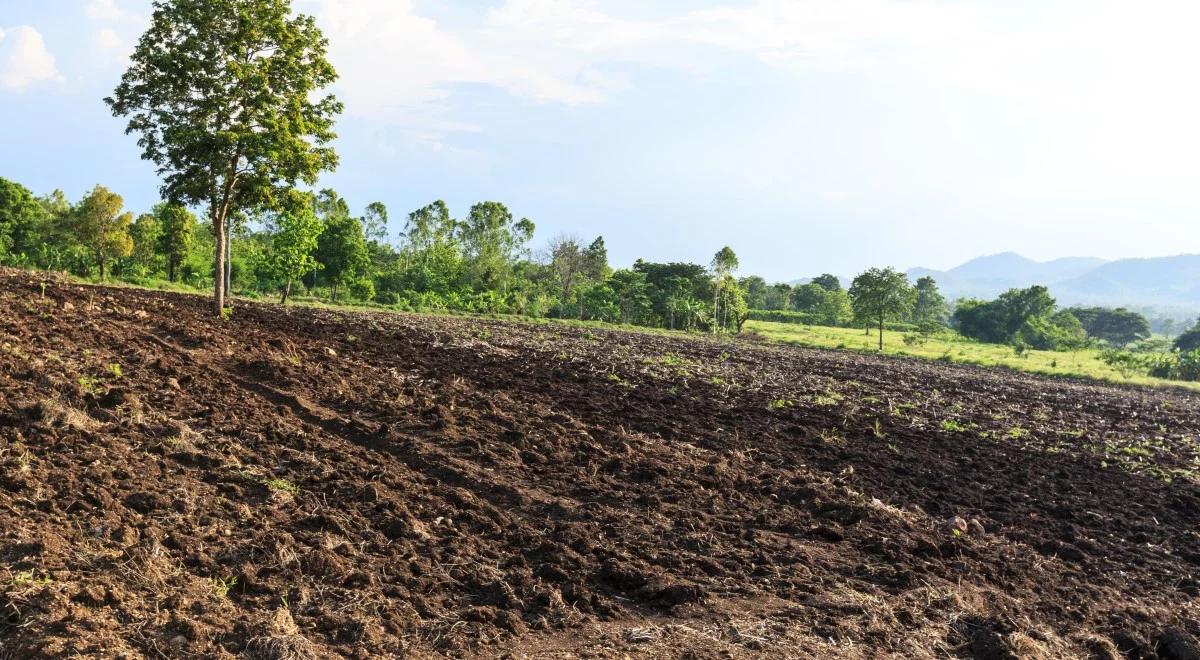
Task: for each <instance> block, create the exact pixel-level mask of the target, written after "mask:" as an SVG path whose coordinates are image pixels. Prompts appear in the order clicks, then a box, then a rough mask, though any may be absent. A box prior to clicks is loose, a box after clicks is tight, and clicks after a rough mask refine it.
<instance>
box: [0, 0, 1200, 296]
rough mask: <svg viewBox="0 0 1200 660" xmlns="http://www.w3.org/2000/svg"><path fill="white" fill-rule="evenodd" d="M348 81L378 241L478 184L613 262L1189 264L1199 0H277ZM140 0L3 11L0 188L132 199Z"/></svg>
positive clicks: (1197, 232)
mask: <svg viewBox="0 0 1200 660" xmlns="http://www.w3.org/2000/svg"><path fill="white" fill-rule="evenodd" d="M296 4H297V6H298V7H299V8H300V9H301V10H303V11H305V12H308V13H313V14H315V15H316V16H317V18H318V21H319V23H320V25H321V26H322V27H323V28H324V29H325V31H326V33H327V35H328V36H329V38H330V40H331V51H332V52H331V58H332V60H333V62H334V64H335V65H336V66H337V68H338V69H339V71H340V73H341V74H342V79H341V81H340V82H339V83H338V85H337V92H338V94H339V96H340V97H341V98H342V100H343V101H344V102H345V104H346V114H345V115H344V117H343V118H342V119H341V120H340V122H339V133H340V135H341V137H340V139H339V141H338V145H337V146H338V150H339V152H340V154H341V156H342V166H341V168H340V169H339V170H338V171H337V172H336V173H334V174H330V175H326V176H325V177H324V179H323V180H322V186H331V187H334V188H336V189H337V190H338V191H339V192H341V193H342V194H343V195H344V196H345V197H347V199H348V200H349V201H350V202H351V205H352V206H353V207H355V208H359V209H361V208H362V207H364V206H366V204H368V203H369V202H372V201H376V200H379V201H383V202H385V203H386V204H387V205H388V207H389V208H390V209H391V212H392V230H393V233H394V232H396V231H398V230H399V229H400V222H401V220H402V218H403V216H404V215H405V214H407V212H408V211H410V210H412V209H414V208H417V207H419V206H422V205H424V204H425V203H428V202H430V201H432V200H434V199H438V198H441V199H445V200H446V201H447V202H449V203H450V205H451V208H452V209H453V210H454V211H455V213H456V214H458V215H460V216H461V215H464V214H465V213H466V210H467V208H468V207H469V206H470V204H471V203H472V202H475V201H480V200H485V199H495V200H499V201H502V202H504V203H506V204H507V205H508V206H509V208H510V209H511V210H512V211H513V212H514V213H515V214H517V215H518V216H527V217H529V218H530V219H532V220H534V221H535V222H536V223H537V226H538V239H537V240H538V242H541V241H544V240H545V239H546V238H548V237H549V236H551V235H554V234H557V233H563V232H566V233H574V234H578V235H579V236H581V237H582V238H584V239H590V238H591V237H593V236H594V235H596V234H603V235H604V236H605V238H606V240H607V243H608V246H609V250H610V255H611V257H612V259H613V261H614V263H615V264H617V265H627V264H628V263H630V262H632V261H633V260H634V259H635V258H637V257H639V256H641V257H646V258H649V259H656V260H693V261H700V262H702V263H707V262H708V260H709V258H710V257H711V255H712V254H713V253H714V252H716V251H717V250H718V249H719V248H720V247H721V246H722V245H725V244H729V245H731V246H732V247H733V248H734V250H736V252H737V253H738V255H739V256H740V257H741V261H742V264H743V269H742V270H743V272H756V273H759V274H762V275H764V276H766V277H768V278H771V279H794V278H797V277H801V276H807V275H811V274H815V273H818V272H822V271H833V272H837V273H846V274H849V273H853V272H855V271H857V270H859V269H861V268H863V267H866V266H869V265H879V264H892V265H896V266H899V267H908V266H914V265H924V266H930V267H935V268H943V267H949V266H953V265H955V264H957V263H958V262H961V261H963V260H964V259H965V258H966V257H970V256H976V255H980V254H990V253H995V252H1001V251H1005V250H1016V251H1019V252H1021V253H1023V254H1025V255H1027V256H1030V257H1034V258H1039V259H1048V258H1054V257H1060V256H1068V255H1095V256H1101V257H1107V258H1116V257H1125V256H1159V255H1166V254H1177V253H1181V252H1200V223H1198V220H1200V213H1198V212H1200V193H1198V191H1200V85H1197V84H1196V70H1195V69H1196V64H1197V62H1200V39H1197V38H1196V36H1195V34H1196V26H1197V25H1200V2H1195V1H1194V0H1180V1H1156V0H1136V1H1135V0H1130V1H1125V2H1115V1H1104V0H1079V1H1074V0H1061V1H1060V0H1028V1H1022V0H992V1H982V0H979V1H971V0H955V1H949V0H947V1H941V2H939V1H926V0H791V1H784V0H740V1H739V0H710V1H702V0H696V1H690V2H685V1H683V0H654V1H653V2H646V1H645V0H439V1H424V0H297V2H296ZM149 13H150V2H149V0H0V137H2V139H0V176H3V177H6V178H10V179H14V180H17V181H20V182H22V183H24V184H25V185H27V186H29V187H30V188H33V189H34V190H35V192H37V193H39V194H40V193H44V192H48V191H50V190H52V189H54V188H62V189H64V190H65V191H66V192H67V193H68V195H69V196H70V197H71V198H72V199H77V198H79V197H80V196H82V194H83V193H84V192H85V191H86V190H87V189H89V188H90V187H91V186H92V185H95V184H96V183H103V184H104V185H107V186H109V187H110V188H112V189H114V190H116V191H117V192H119V193H121V194H123V195H124V196H125V199H126V201H127V204H128V206H129V207H130V208H131V209H133V210H135V211H140V210H144V209H146V208H148V207H149V206H150V205H151V204H152V203H153V202H154V201H155V200H156V198H157V190H158V181H157V178H156V177H155V175H154V171H153V169H152V168H151V167H150V166H149V165H148V164H146V163H143V162H141V161H140V160H139V158H138V156H139V151H138V149H137V146H136V144H135V140H134V138H132V137H127V136H125V135H124V134H123V124H122V123H121V122H119V121H117V120H115V119H113V118H111V117H110V116H109V114H108V111H107V109H106V108H105V106H104V105H103V103H102V102H101V98H102V97H103V96H104V95H105V94H107V93H109V92H110V91H111V89H112V88H113V86H114V85H115V84H116V82H117V79H118V77H119V75H120V73H121V71H122V70H123V66H124V60H125V58H126V56H127V54H128V52H129V51H130V50H131V47H132V44H133V43H134V42H135V40H136V38H137V35H138V34H140V32H141V30H142V29H143V28H144V27H145V25H146V21H147V20H148V16H149Z"/></svg>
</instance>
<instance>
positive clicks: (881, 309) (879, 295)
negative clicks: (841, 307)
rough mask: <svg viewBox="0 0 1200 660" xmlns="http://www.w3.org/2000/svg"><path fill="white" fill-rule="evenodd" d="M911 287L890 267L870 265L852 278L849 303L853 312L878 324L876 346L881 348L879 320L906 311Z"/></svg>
mask: <svg viewBox="0 0 1200 660" xmlns="http://www.w3.org/2000/svg"><path fill="white" fill-rule="evenodd" d="M913 298H914V295H913V288H912V286H910V285H909V283H908V277H907V276H905V275H904V273H901V272H898V271H896V270H895V269H893V268H872V269H870V270H868V271H866V272H865V273H862V274H861V275H859V276H858V277H856V278H854V284H853V285H851V287H850V304H851V305H853V307H854V315H855V316H857V317H858V318H860V319H870V320H871V321H873V322H878V324H879V350H880V351H882V350H883V324H884V322H886V321H888V320H892V319H898V318H900V317H901V316H902V315H904V314H906V313H908V312H910V311H911V310H912V307H913V303H914V300H913Z"/></svg>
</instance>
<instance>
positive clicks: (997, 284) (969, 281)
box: [908, 252, 1200, 315]
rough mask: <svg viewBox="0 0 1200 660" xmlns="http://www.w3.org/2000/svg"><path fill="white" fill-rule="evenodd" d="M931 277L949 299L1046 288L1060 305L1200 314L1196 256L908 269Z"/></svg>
mask: <svg viewBox="0 0 1200 660" xmlns="http://www.w3.org/2000/svg"><path fill="white" fill-rule="evenodd" d="M908 274H909V278H910V279H912V280H914V281H915V280H916V279H917V278H918V277H923V276H926V275H928V276H931V277H933V278H934V279H935V280H937V282H938V284H939V285H940V286H941V288H942V290H943V291H944V292H945V293H946V294H947V295H948V297H950V298H952V299H953V298H960V297H976V298H993V297H995V296H996V295H998V294H1000V293H1002V292H1004V291H1006V290H1008V289H1012V288H1024V287H1029V286H1033V285H1035V284H1043V285H1046V286H1049V287H1050V290H1051V293H1053V294H1054V295H1055V297H1056V298H1057V299H1058V300H1059V302H1060V303H1061V304H1064V305H1074V304H1088V305H1110V306H1125V307H1148V306H1155V307H1170V308H1182V311H1183V313H1184V314H1185V315H1186V314H1189V313H1192V312H1196V311H1200V255H1179V256H1174V257H1160V258H1155V259H1121V260H1118V261H1104V260H1103V259H1096V258H1090V257H1071V258H1065V259H1056V260H1054V261H1047V262H1039V261H1034V260H1032V259H1027V258H1025V257H1022V256H1021V255H1018V254H1016V253H1013V252H1006V253H1003V254H997V255H992V256H988V257H979V258H977V259H972V260H971V261H968V262H967V263H964V264H962V265H960V266H957V267H955V268H952V269H950V270H947V271H936V270H930V269H927V268H914V269H912V270H910V271H909V272H908Z"/></svg>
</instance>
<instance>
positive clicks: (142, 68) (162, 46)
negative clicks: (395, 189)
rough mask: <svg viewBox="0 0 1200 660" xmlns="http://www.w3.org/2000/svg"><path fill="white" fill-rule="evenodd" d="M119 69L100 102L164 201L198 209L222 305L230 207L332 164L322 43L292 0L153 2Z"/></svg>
mask: <svg viewBox="0 0 1200 660" xmlns="http://www.w3.org/2000/svg"><path fill="white" fill-rule="evenodd" d="M153 6H154V13H153V16H152V18H151V23H150V27H149V29H148V30H147V31H146V33H145V34H143V35H142V38H141V40H140V41H139V42H138V45H137V48H136V49H135V50H134V52H133V55H132V56H131V62H130V66H129V69H128V71H126V72H125V74H124V76H123V77H122V79H121V83H120V85H118V86H117V88H116V90H115V91H114V92H113V95H112V96H111V97H109V98H106V99H105V102H106V103H107V104H108V106H109V108H110V109H111V110H112V112H113V115H114V116H117V117H127V118H128V119H129V123H128V127H127V132H129V133H137V134H138V135H139V136H140V138H139V142H138V143H139V144H140V145H141V146H142V149H143V153H142V157H143V158H144V159H146V160H149V161H152V162H154V163H155V164H156V165H157V166H158V171H159V174H161V175H162V176H163V177H164V183H163V187H162V192H163V196H164V197H165V198H167V199H170V200H175V201H179V202H184V203H190V204H197V205H203V206H207V208H208V212H209V218H210V219H211V221H212V228H213V235H214V238H215V240H214V259H213V262H214V272H215V273H217V274H218V276H217V277H215V278H214V282H215V285H214V292H213V293H214V295H213V304H214V308H215V311H216V313H217V314H220V313H221V310H222V308H223V307H224V303H225V295H226V293H227V292H226V291H225V283H224V280H223V278H222V277H220V276H219V274H220V273H222V272H224V270H225V254H226V241H227V240H228V236H227V233H226V229H227V226H228V223H229V222H230V221H231V219H232V217H233V214H234V213H236V212H237V211H238V210H239V209H256V208H265V207H268V206H270V205H271V202H272V200H273V198H274V197H275V195H276V194H277V192H278V190H279V189H280V188H285V187H289V186H291V185H294V184H295V183H296V182H297V181H303V182H305V183H308V184H313V183H315V182H316V179H317V175H318V174H319V173H320V172H322V171H324V170H329V169H333V168H334V167H335V166H336V165H337V156H336V154H335V153H334V151H333V149H332V147H330V146H328V145H329V143H330V141H331V140H333V138H334V133H333V119H334V117H335V116H336V115H337V114H338V113H340V112H341V110H342V106H341V104H340V103H338V101H337V100H336V99H335V98H334V97H333V96H332V95H326V96H319V93H320V90H322V89H323V88H325V87H326V86H328V85H329V84H330V83H332V82H333V81H334V80H335V79H336V78H337V74H336V72H335V71H334V68H333V66H332V65H331V64H330V63H329V61H328V60H327V59H326V51H327V49H328V42H327V40H326V39H325V37H324V36H323V35H322V34H321V31H320V30H319V29H318V28H317V25H316V22H315V21H314V20H313V19H312V17H310V16H304V15H293V14H292V6H291V2H290V0H155V2H154V5H153Z"/></svg>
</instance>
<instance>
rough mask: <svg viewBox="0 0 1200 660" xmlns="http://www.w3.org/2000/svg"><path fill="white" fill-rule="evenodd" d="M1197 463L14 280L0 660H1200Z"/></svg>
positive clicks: (1010, 398) (1046, 419) (740, 348)
mask: <svg viewBox="0 0 1200 660" xmlns="http://www.w3.org/2000/svg"><path fill="white" fill-rule="evenodd" d="M43 282H46V285H45V288H44V292H43V286H42V283H43ZM112 365H119V366H116V367H114V366H112ZM1197 437H1200V397H1198V396H1197V395H1195V394H1189V393H1185V392H1174V391H1158V390H1149V389H1135V388H1118V387H1112V386H1098V385H1089V384H1081V383H1075V382H1066V381H1053V380H1047V379H1041V378H1035V377H1029V376H1023V375H1017V374H1013V373H1008V372H1002V371H988V370H984V369H978V368H971V367H962V366H952V365H946V364H940V363H931V362H917V361H908V360H902V359H886V358H877V357H873V356H864V355H857V354H847V353H838V352H823V351H809V350H799V349H794V348H784V347H775V346H768V345H762V344H758V343H755V342H744V341H743V342H732V343H731V342H720V341H713V340H706V339H698V338H688V337H682V336H665V335H649V334H635V333H626V332H619V331H607V330H597V329H590V330H589V329H583V328H575V327H569V326H558V325H545V324H524V323H514V322H501V321H491V320H480V319H471V318H441V317H427V316H408V315H386V314H362V313H359V314H350V313H339V312H331V311H321V310H313V309H302V308H287V309H284V308H281V307H278V306H275V305H266V304H248V303H243V304H239V306H238V308H237V310H236V313H235V314H234V316H233V318H232V319H230V320H227V321H214V320H212V319H209V318H208V317H207V303H206V301H205V300H204V299H203V298H199V297H193V296H186V295H178V294H167V293H150V292H144V291H136V290H124V289H111V288H97V287H83V286H78V285H73V284H69V283H66V282H61V281H55V280H53V279H47V278H46V277H44V276H36V275H28V274H24V273H19V272H14V271H3V272H0V658H9V657H11V658H27V657H34V658H41V657H44V658H52V657H67V656H83V657H106V658H107V657H129V658H137V657H147V658H155V657H172V658H174V657H217V658H219V657H248V658H264V659H283V658H310V657H339V656H346V657H359V658H368V657H397V656H404V655H407V656H408V657H418V658H420V657H440V656H451V657H463V656H466V657H475V656H478V657H503V656H505V655H511V656H512V657H538V658H572V657H580V656H582V657H602V658H609V657H612V658H622V657H663V658H668V657H669V658H679V657H686V658H710V657H711V658H725V657H733V658H759V657H822V658H838V657H843V658H877V657H888V656H892V657H906V658H908V657H916V658H919V657H945V656H948V655H949V656H960V657H975V658H1062V657H1099V658H1106V657H1107V658H1111V657H1126V656H1127V657H1133V658H1184V657H1195V656H1194V655H1192V656H1189V655H1187V654H1188V653H1192V652H1195V650H1196V649H1197V648H1198V647H1197V646H1196V638H1197V636H1200V624H1198V622H1200V611H1198V610H1200V607H1198V602H1200V601H1198V598H1197V597H1198V596H1200V575H1198V573H1200V533H1198V530H1197V522H1198V521H1200V487H1198V486H1197V482H1196V481H1194V480H1193V478H1192V477H1191V476H1189V475H1192V474H1194V472H1193V471H1194V469H1195V467H1196V465H1197V462H1198V453H1197ZM955 518H959V519H955Z"/></svg>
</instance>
